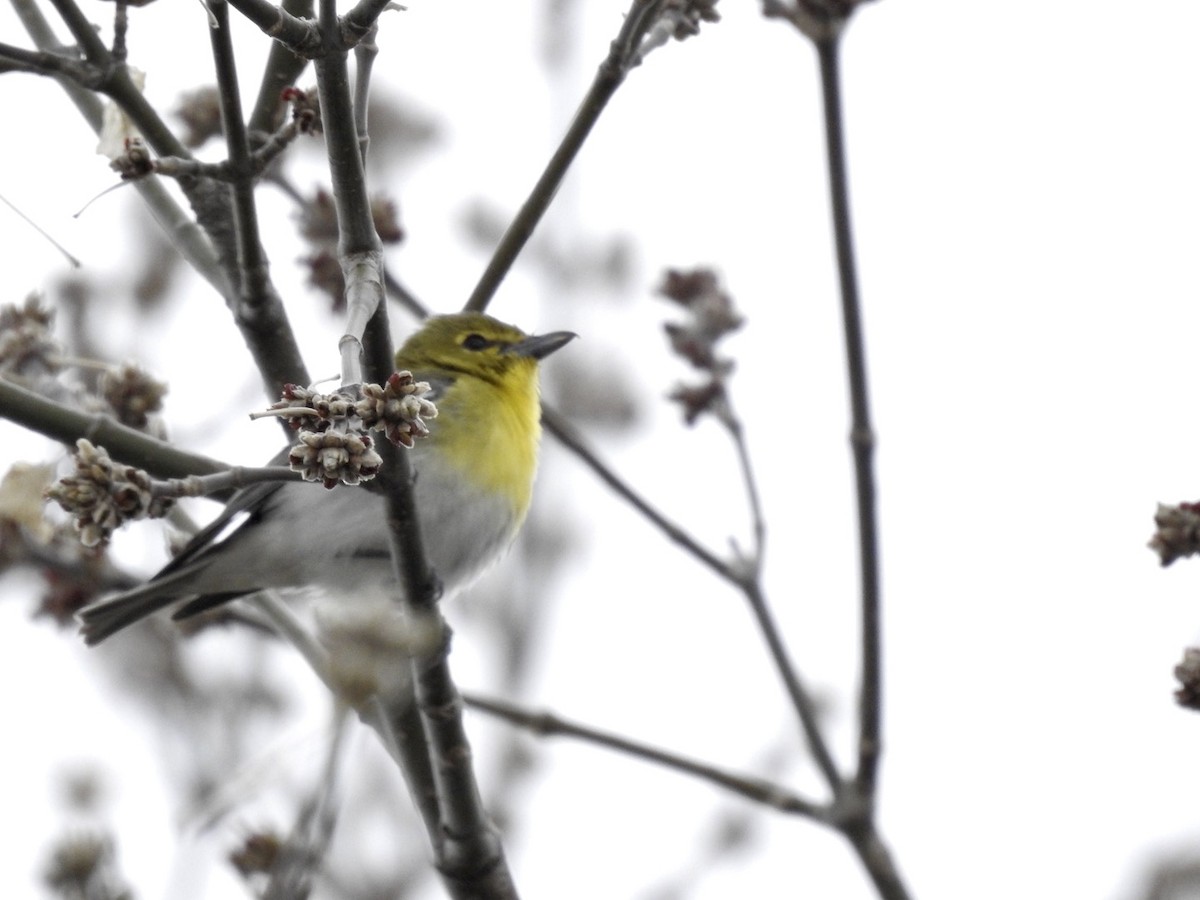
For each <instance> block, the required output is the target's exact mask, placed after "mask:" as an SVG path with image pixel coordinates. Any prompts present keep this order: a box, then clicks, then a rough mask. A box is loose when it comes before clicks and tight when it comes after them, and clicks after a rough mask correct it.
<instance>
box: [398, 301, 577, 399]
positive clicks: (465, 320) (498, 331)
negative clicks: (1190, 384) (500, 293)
mask: <svg viewBox="0 0 1200 900" xmlns="http://www.w3.org/2000/svg"><path fill="white" fill-rule="evenodd" d="M575 336H576V335H575V334H573V333H572V332H570V331H555V332H551V333H550V334H542V335H534V336H530V335H527V334H525V332H523V331H521V329H519V328H516V327H515V326H512V325H506V324H504V323H503V322H500V321H498V320H496V319H493V318H492V317H491V316H488V315H484V314H483V313H472V312H467V313H455V314H453V315H449V316H434V317H433V318H431V319H429V320H427V321H426V322H425V324H424V326H423V327H422V328H421V329H420V330H418V331H416V332H415V333H414V334H413V335H412V336H410V337H409V338H408V340H407V341H405V342H404V345H403V346H402V347H401V348H400V349H399V350H398V351H397V352H396V366H397V368H401V369H410V370H412V371H414V372H430V373H438V374H445V375H448V376H450V377H451V378H453V377H455V376H468V377H474V378H481V379H483V380H484V381H488V382H491V383H493V384H503V383H504V382H506V381H507V380H508V379H511V378H514V377H516V378H522V379H527V378H531V377H532V376H533V374H534V373H535V372H536V371H537V364H538V361H539V360H542V359H545V358H546V357H547V356H549V355H550V354H551V353H553V352H554V351H555V350H558V349H559V348H561V347H562V346H564V345H565V344H567V343H568V342H569V341H570V340H571V339H572V338H574V337H575Z"/></svg>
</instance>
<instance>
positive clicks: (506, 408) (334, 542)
mask: <svg viewBox="0 0 1200 900" xmlns="http://www.w3.org/2000/svg"><path fill="white" fill-rule="evenodd" d="M574 337H575V335H574V334H572V333H571V332H567V331H557V332H553V333H551V334H545V335H539V336H533V337H531V336H529V335H526V334H525V333H523V332H522V331H520V330H519V329H517V328H515V327H513V326H511V325H505V324H504V323H502V322H498V321H497V320H495V319H493V318H491V317H490V316H486V315H483V314H482V313H459V314H455V315H448V316H438V317H435V318H432V319H429V320H428V321H427V322H426V323H425V325H424V327H422V328H421V329H420V330H419V331H417V332H416V333H414V334H413V335H412V336H411V337H410V338H409V339H408V340H407V341H405V343H404V345H403V346H402V347H401V348H400V349H399V351H397V353H396V368H397V369H407V370H409V371H411V372H412V373H413V375H414V376H415V378H416V380H418V381H427V382H429V384H430V385H431V386H432V388H433V390H432V392H431V395H430V396H431V397H432V398H433V399H434V401H435V402H436V404H437V418H436V419H434V420H433V421H432V422H431V423H430V430H429V434H428V436H427V437H424V438H422V439H420V440H417V441H416V443H415V446H414V447H413V449H412V450H411V456H410V457H409V459H410V460H411V464H412V469H413V473H414V476H415V483H414V491H415V497H416V503H417V511H418V516H419V518H420V522H421V531H422V535H423V537H424V542H425V547H426V551H427V553H428V555H429V560H430V562H431V563H432V564H433V567H434V569H435V570H436V572H437V574H438V576H439V577H440V578H441V580H442V583H443V586H444V587H445V589H446V590H447V591H453V590H455V589H456V588H459V587H462V586H463V585H465V584H467V583H469V582H470V581H471V580H472V579H473V578H475V577H476V576H477V575H478V574H479V573H480V572H481V571H482V570H483V569H484V568H486V567H487V566H488V565H489V564H490V563H491V562H493V561H494V560H495V559H496V558H497V557H498V556H499V555H500V554H501V553H502V552H503V551H504V550H505V549H506V548H507V547H508V546H509V544H511V543H512V540H513V538H514V537H515V536H516V534H517V531H518V530H519V529H520V527H521V523H522V522H523V521H524V519H525V514H526V512H527V511H528V509H529V502H530V498H531V496H532V491H533V479H534V474H535V472H536V470H537V455H538V442H539V439H540V436H541V423H540V407H539V403H538V364H539V362H540V361H541V360H542V359H544V358H545V357H547V356H549V355H550V354H551V353H553V352H554V351H555V350H558V349H559V348H561V347H562V346H564V345H565V344H567V343H568V342H569V341H570V340H571V339H572V338H574ZM385 506H386V504H385V500H384V498H383V497H381V496H379V495H378V494H376V493H373V492H370V491H367V490H365V489H363V488H358V487H346V486H343V487H339V488H337V489H336V490H332V491H326V490H323V489H321V488H320V487H318V486H317V485H314V484H306V483H303V482H271V483H267V484H259V485H254V486H252V487H249V488H245V489H243V490H241V491H239V492H238V493H237V494H236V495H234V497H233V498H232V499H231V500H230V502H229V504H228V505H227V506H226V509H225V511H224V512H223V513H222V514H221V515H220V516H219V517H218V518H217V520H216V521H214V522H213V523H212V524H211V525H209V526H208V527H207V528H205V529H204V530H202V531H201V532H199V533H198V534H197V535H196V536H195V537H194V538H193V539H192V540H191V542H190V543H188V545H187V546H186V547H185V548H184V549H183V551H182V552H181V553H180V554H179V556H177V557H176V558H175V559H174V560H172V561H171V562H170V563H169V564H168V565H167V566H166V567H165V568H164V569H163V570H162V571H161V572H159V573H158V574H157V575H155V576H154V577H153V578H152V579H151V580H150V581H148V582H147V583H146V584H144V585H142V586H140V587H137V588H134V589H132V590H129V591H125V592H124V593H121V594H117V595H116V596H113V597H109V598H107V599H104V600H101V601H99V602H97V603H93V604H92V605H90V606H87V607H85V608H84V609H82V610H81V611H80V612H79V614H78V618H79V621H80V622H81V624H82V631H83V635H84V638H85V640H86V641H87V643H89V644H96V643H99V642H100V641H102V640H104V639H105V638H107V637H109V636H110V635H112V634H113V633H115V632H117V631H120V630H121V629H122V628H125V627H126V626H127V625H131V624H132V623H134V622H137V621H138V620H140V619H142V618H144V617H146V616H148V615H150V614H151V613H154V612H157V611H158V610H160V609H162V608H164V607H167V606H170V605H171V604H173V603H176V602H177V601H184V600H185V601H189V602H187V603H186V604H185V605H184V606H183V607H182V608H181V609H179V610H178V611H177V612H176V614H175V618H184V617H186V616H189V615H193V614H195V613H198V612H202V611H204V610H207V609H209V608H211V607H213V606H216V605H218V604H220V603H224V602H226V601H228V600H232V599H234V598H235V597H239V596H243V595H245V594H250V593H253V592H255V591H258V590H262V589H264V588H276V587H301V586H306V585H316V586H320V587H324V588H326V589H330V590H333V591H337V592H340V593H352V592H355V591H358V590H365V589H382V590H390V591H391V592H392V593H394V592H395V590H396V589H397V585H396V580H395V577H394V575H393V570H392V562H391V552H390V549H389V548H390V543H389V540H388V535H387V527H386V524H385V516H386V511H385ZM240 514H245V521H243V522H242V523H241V524H240V525H238V526H237V527H236V528H234V527H233V523H234V521H235V518H236V517H238V516H239V515H240Z"/></svg>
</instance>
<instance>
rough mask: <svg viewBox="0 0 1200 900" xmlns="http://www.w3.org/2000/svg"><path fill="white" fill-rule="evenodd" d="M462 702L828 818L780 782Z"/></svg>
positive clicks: (501, 705) (560, 722) (482, 701)
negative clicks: (774, 782)
mask: <svg viewBox="0 0 1200 900" xmlns="http://www.w3.org/2000/svg"><path fill="white" fill-rule="evenodd" d="M463 701H464V702H465V703H466V704H467V707H468V708H470V709H475V710H478V711H480V712H484V713H488V714H489V715H492V716H496V717H497V718H500V719H504V720H505V721H507V722H511V723H513V724H514V725H519V726H520V727H522V728H526V729H528V730H529V731H531V732H533V733H534V734H536V735H538V736H542V737H545V736H550V737H553V736H556V735H563V736H567V737H573V738H578V739H579V740H582V741H585V742H587V743H590V744H596V745H598V746H601V747H607V748H608V749H610V750H616V751H618V752H620V753H625V754H628V755H629V756H632V757H634V758H636V759H642V760H646V761H648V762H653V763H658V764H659V765H661V766H665V767H666V768H668V769H672V770H674V771H678V772H683V773H684V774H686V775H693V776H695V777H696V778H699V779H701V780H702V781H707V782H709V783H711V784H715V785H718V786H719V787H722V788H725V789H726V790H729V791H732V792H733V793H735V794H737V795H739V796H741V797H745V798H746V799H748V800H752V801H754V802H755V803H760V804H763V805H765V806H769V807H771V808H772V809H776V810H778V811H780V812H784V813H791V814H794V815H799V816H803V817H805V818H809V819H814V820H816V821H818V822H826V821H828V818H829V809H828V808H827V807H824V806H822V805H820V804H818V803H814V802H812V801H811V800H805V799H804V798H803V797H800V796H799V795H797V794H795V793H793V792H791V791H789V790H787V789H786V788H784V787H782V786H781V785H778V784H773V783H771V782H769V781H764V780H763V779H761V778H755V777H753V776H750V775H739V774H735V773H733V772H727V771H725V770H723V769H720V768H717V767H716V766H713V765H710V764H709V763H703V762H699V761H697V760H694V759H689V758H688V757H686V756H681V755H679V754H677V753H672V752H670V751H668V750H663V749H661V748H659V747H653V746H651V745H649V744H645V743H642V742H641V741H635V740H632V739H630V738H627V737H623V736H622V735H619V734H614V733H612V732H610V731H604V730H602V729H599V728H593V727H591V726H590V725H583V724H580V723H578V722H572V721H569V720H567V719H563V718H560V717H559V716H556V715H554V714H553V713H549V712H531V711H529V710H526V709H522V708H521V707H519V706H516V705H515V704H512V703H508V702H506V701H504V700H498V699H495V698H491V697H482V696H480V695H478V694H471V693H468V694H464V695H463Z"/></svg>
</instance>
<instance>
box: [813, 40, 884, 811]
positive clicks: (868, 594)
mask: <svg viewBox="0 0 1200 900" xmlns="http://www.w3.org/2000/svg"><path fill="white" fill-rule="evenodd" d="M838 47H839V41H838V39H837V38H836V37H835V38H833V39H831V40H828V41H822V42H819V43H818V44H817V55H818V58H819V59H820V65H821V88H822V96H823V100H824V111H825V138H826V150H827V153H828V160H829V193H830V202H831V205H832V209H833V227H834V239H835V241H836V243H837V262H838V278H839V282H840V284H841V293H842V319H843V323H844V327H845V337H846V368H847V374H848V375H849V381H850V408H851V416H852V419H851V426H850V446H851V448H852V450H853V454H854V482H855V488H856V495H857V507H858V542H859V577H860V579H861V590H862V666H863V671H862V698H861V701H860V711H859V715H860V720H859V737H858V769H857V772H856V774H855V782H856V784H857V786H858V789H859V790H860V791H861V792H862V794H863V795H864V796H865V797H867V798H871V797H873V796H874V793H875V784H876V778H877V771H878V766H879V754H880V743H881V734H880V724H881V719H882V706H883V696H882V694H883V692H882V685H881V679H882V640H881V636H880V627H881V622H880V587H879V534H878V524H877V521H876V514H875V474H874V469H873V467H872V456H873V455H874V450H875V434H874V432H873V430H872V428H871V415H870V403H869V401H868V394H867V361H866V349H865V345H864V340H863V328H862V313H861V310H860V304H859V296H858V276H857V270H856V267H855V262H854V235H853V230H852V229H851V226H850V197H849V191H848V188H847V184H848V176H847V171H846V147H845V136H844V134H843V131H842V100H841V87H840V84H839V75H838Z"/></svg>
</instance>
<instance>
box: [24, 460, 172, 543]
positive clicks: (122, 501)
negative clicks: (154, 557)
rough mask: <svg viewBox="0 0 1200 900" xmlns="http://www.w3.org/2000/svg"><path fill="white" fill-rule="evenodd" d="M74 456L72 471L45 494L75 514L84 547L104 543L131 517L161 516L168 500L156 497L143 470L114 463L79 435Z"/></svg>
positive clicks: (149, 479) (76, 528)
mask: <svg viewBox="0 0 1200 900" xmlns="http://www.w3.org/2000/svg"><path fill="white" fill-rule="evenodd" d="M74 459H75V474H74V475H68V476H66V477H64V478H60V479H59V480H58V481H57V482H55V483H54V484H53V485H52V486H51V487H50V489H49V490H48V491H46V497H47V498H48V499H50V500H54V501H56V502H57V503H58V505H59V506H61V507H62V508H63V509H64V510H66V511H67V512H68V513H70V514H71V515H72V516H73V517H74V522H75V530H76V531H78V532H79V540H80V542H81V543H82V544H83V545H84V546H85V547H96V546H98V545H100V544H103V543H106V542H107V541H108V539H109V537H111V536H112V533H113V531H115V530H116V529H117V528H118V527H120V526H121V525H122V524H123V523H125V522H128V521H130V520H132V519H145V518H158V517H161V516H163V515H165V514H166V511H167V510H168V509H169V508H170V506H171V503H172V501H171V500H170V499H167V498H164V497H158V496H155V494H154V490H153V484H152V481H151V478H150V476H149V475H148V474H146V472H144V471H142V470H141V469H136V468H134V467H133V466H123V465H119V464H118V463H115V462H113V460H112V458H111V457H110V456H109V455H108V453H107V452H106V451H105V449H104V448H103V447H96V446H94V445H93V444H92V443H91V442H90V441H87V440H85V439H83V438H80V439H79V440H78V441H77V442H76V443H75V456H74Z"/></svg>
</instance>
